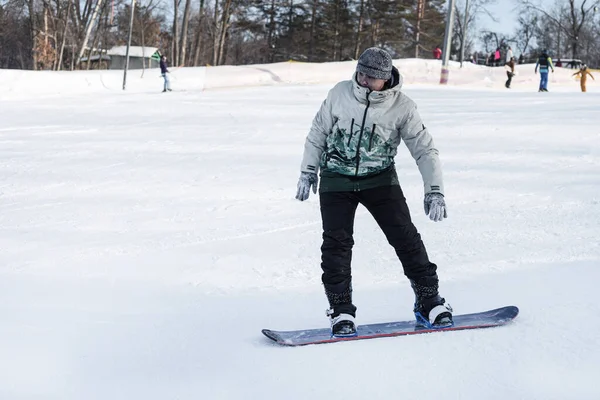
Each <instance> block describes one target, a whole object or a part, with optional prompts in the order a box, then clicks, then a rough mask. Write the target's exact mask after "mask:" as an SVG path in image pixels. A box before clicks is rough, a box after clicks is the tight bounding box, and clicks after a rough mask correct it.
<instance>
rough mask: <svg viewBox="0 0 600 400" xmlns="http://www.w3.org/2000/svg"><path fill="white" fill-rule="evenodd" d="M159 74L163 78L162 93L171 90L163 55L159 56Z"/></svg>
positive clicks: (165, 59) (165, 58)
mask: <svg viewBox="0 0 600 400" xmlns="http://www.w3.org/2000/svg"><path fill="white" fill-rule="evenodd" d="M160 75H161V76H162V77H163V79H164V80H165V83H164V88H163V93H164V92H166V91H167V90H168V91H169V92H170V91H171V80H170V79H169V68H168V66H167V57H166V56H164V55H163V56H160Z"/></svg>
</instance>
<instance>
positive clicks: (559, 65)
mask: <svg viewBox="0 0 600 400" xmlns="http://www.w3.org/2000/svg"><path fill="white" fill-rule="evenodd" d="M556 66H557V67H562V61H560V58H559V59H558V60H557V61H556Z"/></svg>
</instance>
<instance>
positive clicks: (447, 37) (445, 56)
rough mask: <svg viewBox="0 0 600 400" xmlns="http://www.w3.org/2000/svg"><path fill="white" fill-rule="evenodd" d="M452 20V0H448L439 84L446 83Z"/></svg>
mask: <svg viewBox="0 0 600 400" xmlns="http://www.w3.org/2000/svg"><path fill="white" fill-rule="evenodd" d="M453 22H454V0H450V1H448V15H447V16H446V33H445V35H444V49H443V50H442V52H443V53H442V74H441V76H440V85H445V84H447V83H448V75H449V73H450V71H449V70H448V62H449V61H450V47H451V43H452V25H453Z"/></svg>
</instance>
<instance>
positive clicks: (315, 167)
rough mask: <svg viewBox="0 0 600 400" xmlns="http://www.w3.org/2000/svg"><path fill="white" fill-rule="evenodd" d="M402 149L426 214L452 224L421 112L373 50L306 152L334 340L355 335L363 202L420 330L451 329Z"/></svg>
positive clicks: (305, 179)
mask: <svg viewBox="0 0 600 400" xmlns="http://www.w3.org/2000/svg"><path fill="white" fill-rule="evenodd" d="M400 142H404V144H405V145H406V147H408V149H409V151H410V153H411V154H412V156H413V158H414V159H415V160H416V162H417V165H418V167H419V171H420V172H421V176H422V178H423V183H424V188H425V198H424V208H425V214H427V215H428V216H429V218H430V219H431V220H433V221H442V220H443V219H444V218H446V217H447V213H446V202H445V200H444V194H443V193H444V186H443V178H442V166H441V163H440V160H439V157H438V150H437V149H436V148H435V146H434V144H433V139H432V137H431V135H430V133H429V131H428V130H427V128H426V127H425V125H424V124H423V121H422V120H421V117H420V116H419V113H418V111H417V106H416V104H415V103H414V102H413V101H412V100H411V99H410V98H408V97H407V96H406V94H404V93H403V92H402V76H401V75H400V73H399V72H398V70H397V69H396V67H394V66H393V64H392V57H391V56H390V54H389V53H388V52H386V51H385V50H383V49H381V48H377V47H371V48H369V49H367V50H365V51H364V52H363V53H362V54H361V56H360V57H359V59H358V64H357V66H356V72H355V73H354V75H353V77H352V80H346V81H342V82H340V83H338V84H337V85H335V87H334V88H333V89H331V90H330V91H329V94H328V95H327V98H326V99H325V101H323V103H322V105H321V108H320V110H319V112H318V113H317V115H316V116H315V118H314V120H313V123H312V127H311V129H310V132H309V133H308V136H307V138H306V143H305V145H304V156H303V159H302V164H301V169H300V171H301V173H300V179H299V180H298V191H297V193H296V199H298V200H300V201H304V200H306V199H308V196H309V194H310V190H311V189H312V191H313V193H316V192H317V186H318V182H319V178H318V175H317V173H319V170H320V175H321V185H320V187H319V200H320V208H321V219H322V226H323V244H322V246H321V261H322V262H321V268H322V269H323V275H322V281H323V285H324V287H325V294H326V296H327V300H328V302H329V306H330V307H331V308H330V310H329V311H328V315H329V318H330V323H331V332H332V334H333V335H335V336H354V335H356V325H355V322H354V318H355V317H356V307H355V306H354V304H353V303H352V274H351V261H352V247H353V245H354V239H353V232H354V216H355V214H356V208H357V207H358V205H359V204H362V205H364V206H365V207H366V209H367V210H368V211H369V212H370V213H371V214H372V215H373V217H374V218H375V220H376V221H377V223H378V224H379V227H380V228H381V230H382V231H383V232H384V234H385V236H386V237H387V240H388V242H389V243H390V244H391V245H392V246H393V247H394V249H395V251H396V254H397V256H398V258H399V260H400V262H401V264H402V267H403V269H404V274H405V275H406V276H407V277H408V278H409V280H410V282H411V286H412V288H413V291H414V293H415V304H414V309H413V310H414V313H415V317H416V318H417V322H418V323H419V325H423V326H426V327H430V328H442V327H447V326H450V325H452V308H451V307H450V306H449V305H448V303H446V300H444V298H442V297H441V296H440V294H439V292H438V285H439V280H438V275H437V273H436V270H437V266H436V265H435V264H434V263H432V262H431V261H430V260H429V257H428V255H427V251H426V250H425V245H424V244H423V241H422V240H421V236H420V235H419V232H418V231H417V228H416V227H415V226H414V224H413V223H412V221H411V217H410V212H409V209H408V206H407V204H406V199H405V197H404V194H403V192H402V189H401V188H400V183H399V181H398V175H397V173H396V168H395V166H394V157H395V156H396V152H397V148H398V145H399V144H400Z"/></svg>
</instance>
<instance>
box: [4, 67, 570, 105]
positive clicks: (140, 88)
mask: <svg viewBox="0 0 600 400" xmlns="http://www.w3.org/2000/svg"><path fill="white" fill-rule="evenodd" d="M394 64H395V65H396V67H397V68H398V69H399V70H400V72H401V74H402V75H403V77H404V82H405V84H406V85H413V84H424V85H436V86H437V85H439V79H440V70H441V62H440V61H438V60H421V59H400V60H395V61H394ZM355 67H356V62H355V61H346V62H331V63H300V62H293V61H290V62H281V63H275V64H256V65H243V66H220V67H190V68H171V78H172V83H173V88H174V89H175V90H178V91H181V90H185V91H201V90H208V89H220V88H232V87H244V86H249V87H251V86H268V85H281V84H288V85H289V84H292V85H298V84H332V83H335V82H337V81H340V80H343V79H348V78H349V77H350V76H351V75H352V73H353V72H354V69H355ZM572 73H573V70H571V69H565V68H557V69H556V73H554V74H551V77H550V90H553V89H555V88H556V89H558V90H568V91H577V90H578V86H577V84H576V82H575V78H573V77H572V76H571V74H572ZM505 80H506V71H505V69H504V68H500V67H496V68H491V67H485V66H480V65H473V64H470V63H465V64H464V66H463V68H461V67H460V65H459V63H451V64H450V78H449V86H463V87H464V86H470V87H472V88H483V89H489V88H497V89H504V82H505ZM538 81H539V75H536V74H535V73H534V66H533V65H531V64H526V65H519V66H517V75H516V76H515V78H514V79H513V89H514V90H525V91H535V90H536V89H537V85H538ZM122 87H123V71H112V70H103V71H73V72H71V71H60V72H54V71H22V70H0V88H1V91H0V99H2V98H15V96H16V97H32V96H40V95H51V96H52V95H69V94H84V93H90V94H91V93H95V92H105V91H122ZM561 87H564V89H561ZM161 88H162V78H161V77H160V71H159V70H158V69H147V70H145V71H142V70H130V71H129V72H128V75H127V91H128V92H156V91H157V90H160V89H161Z"/></svg>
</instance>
